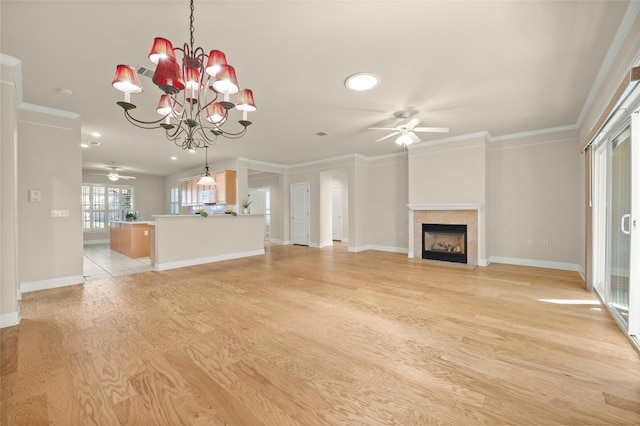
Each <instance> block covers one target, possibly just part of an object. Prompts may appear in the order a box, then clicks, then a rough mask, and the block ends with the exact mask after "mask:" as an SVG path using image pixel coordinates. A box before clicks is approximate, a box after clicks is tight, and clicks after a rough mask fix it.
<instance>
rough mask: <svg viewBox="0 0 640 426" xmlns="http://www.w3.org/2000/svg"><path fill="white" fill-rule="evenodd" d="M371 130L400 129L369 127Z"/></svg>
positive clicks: (393, 128)
mask: <svg viewBox="0 0 640 426" xmlns="http://www.w3.org/2000/svg"><path fill="white" fill-rule="evenodd" d="M369 130H398V128H397V127H369Z"/></svg>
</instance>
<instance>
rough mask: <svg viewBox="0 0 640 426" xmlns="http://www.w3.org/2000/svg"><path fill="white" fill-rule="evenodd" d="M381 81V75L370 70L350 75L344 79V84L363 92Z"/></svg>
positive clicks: (350, 88)
mask: <svg viewBox="0 0 640 426" xmlns="http://www.w3.org/2000/svg"><path fill="white" fill-rule="evenodd" d="M379 82H380V77H378V76H377V75H375V74H371V73H368V72H360V73H357V74H353V75H351V76H349V77H348V78H347V79H346V80H345V81H344V85H345V86H346V87H347V89H349V90H355V91H357V92H362V91H364V90H369V89H373V88H374V87H376V86H377V85H378V83H379Z"/></svg>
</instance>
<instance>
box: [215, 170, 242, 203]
mask: <svg viewBox="0 0 640 426" xmlns="http://www.w3.org/2000/svg"><path fill="white" fill-rule="evenodd" d="M213 179H214V180H215V181H216V203H217V204H236V201H237V196H236V171H235V170H222V171H219V172H216V173H214V174H213Z"/></svg>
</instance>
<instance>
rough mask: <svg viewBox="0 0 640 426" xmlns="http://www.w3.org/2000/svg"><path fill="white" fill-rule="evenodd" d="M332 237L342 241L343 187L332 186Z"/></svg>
mask: <svg viewBox="0 0 640 426" xmlns="http://www.w3.org/2000/svg"><path fill="white" fill-rule="evenodd" d="M331 239H332V240H333V241H342V188H341V187H339V186H338V187H335V188H331Z"/></svg>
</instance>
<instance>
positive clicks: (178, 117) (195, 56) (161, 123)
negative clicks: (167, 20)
mask: <svg viewBox="0 0 640 426" xmlns="http://www.w3.org/2000/svg"><path fill="white" fill-rule="evenodd" d="M190 5H191V16H190V28H189V30H190V34H191V38H190V40H189V44H187V43H185V44H184V47H183V48H179V47H177V48H174V47H173V45H172V44H171V42H170V41H169V40H167V39H164V38H161V37H156V38H155V40H154V43H153V47H152V48H151V52H150V53H149V59H150V60H151V62H153V63H154V64H156V69H155V72H154V74H153V78H152V80H153V82H154V84H155V85H156V86H158V87H159V88H160V90H162V91H163V92H164V94H162V95H161V96H160V100H159V102H158V107H157V108H156V111H157V112H158V114H160V115H161V118H159V119H157V120H155V121H143V120H139V119H137V118H135V117H133V115H132V110H133V109H135V108H136V106H135V104H133V103H131V94H132V93H141V92H142V85H141V84H140V81H139V80H138V75H137V72H136V70H135V68H133V67H131V66H128V65H118V66H117V67H116V75H115V78H114V79H113V82H112V85H113V87H114V88H115V89H117V90H119V91H121V92H123V93H124V101H121V102H117V104H118V105H120V106H121V107H122V109H123V110H124V116H125V117H126V119H127V120H128V121H129V122H130V123H132V124H133V125H135V126H137V127H140V128H143V129H158V128H163V129H164V130H165V132H166V136H167V139H169V140H170V141H172V142H174V143H175V144H176V145H177V146H179V147H181V148H182V149H188V150H195V149H196V148H201V147H206V146H208V145H209V144H211V143H213V142H214V141H215V140H216V139H217V138H218V136H223V137H226V138H231V139H235V138H240V137H242V136H244V134H245V133H246V132H247V127H248V126H249V125H251V121H249V120H247V113H248V112H252V111H255V110H256V105H255V102H254V100H253V92H252V91H251V90H249V89H242V90H240V89H239V87H238V81H237V79H236V71H235V69H234V68H233V67H232V66H231V65H229V64H228V63H227V60H226V56H225V54H224V53H223V52H221V51H219V50H211V51H210V52H209V54H208V55H207V54H206V53H205V51H204V50H203V49H202V48H201V47H197V48H194V47H193V46H194V39H193V33H194V25H193V22H194V19H193V10H194V8H193V0H190ZM176 52H179V53H180V56H181V62H179V61H178V57H177V56H176ZM230 95H236V97H235V104H234V103H233V102H232V101H231V100H230ZM232 109H236V110H239V111H241V112H242V119H241V120H238V123H239V124H240V126H239V127H238V128H239V130H237V131H235V132H232V131H230V130H228V129H227V126H225V125H227V124H228V123H227V119H228V118H229V114H230V111H231V110H232ZM236 127H237V126H236Z"/></svg>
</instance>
